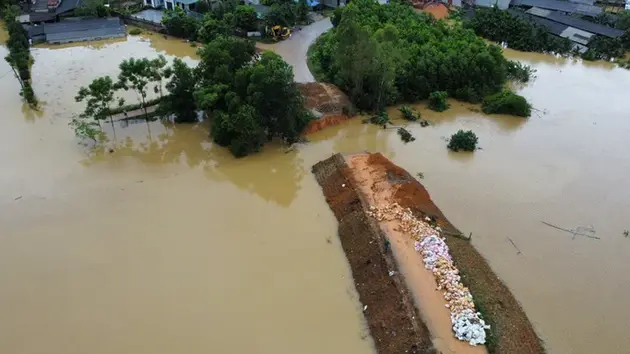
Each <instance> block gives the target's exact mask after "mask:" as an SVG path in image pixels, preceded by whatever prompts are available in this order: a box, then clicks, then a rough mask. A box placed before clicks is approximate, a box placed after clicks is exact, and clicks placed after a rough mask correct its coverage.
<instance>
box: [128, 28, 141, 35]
mask: <svg viewBox="0 0 630 354" xmlns="http://www.w3.org/2000/svg"><path fill="white" fill-rule="evenodd" d="M141 33H142V30H141V29H139V28H132V29H131V30H130V31H129V34H130V35H132V36H137V35H139V34H141Z"/></svg>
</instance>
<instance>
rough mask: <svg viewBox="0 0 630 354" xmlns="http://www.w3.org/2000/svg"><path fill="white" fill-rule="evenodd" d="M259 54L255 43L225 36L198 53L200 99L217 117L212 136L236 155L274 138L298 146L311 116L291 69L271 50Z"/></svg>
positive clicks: (200, 102)
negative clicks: (199, 59) (296, 142)
mask: <svg viewBox="0 0 630 354" xmlns="http://www.w3.org/2000/svg"><path fill="white" fill-rule="evenodd" d="M254 54H255V48H254V44H253V43H252V42H251V41H247V40H242V39H237V38H233V37H220V38H218V39H217V40H214V41H212V42H210V43H208V44H207V45H205V46H204V47H203V48H202V49H201V50H200V51H199V55H200V57H201V61H200V63H199V66H198V67H197V69H196V73H197V79H198V88H197V89H196V92H195V99H196V102H197V105H198V107H199V108H201V109H203V110H204V111H205V112H206V113H207V114H209V115H210V116H211V117H212V120H211V122H212V128H211V136H212V138H213V140H214V141H215V142H216V143H217V144H219V145H221V146H225V147H227V148H229V149H230V151H231V152H232V154H234V156H237V157H241V156H245V155H247V154H249V153H252V152H256V151H258V150H260V148H261V147H262V146H263V145H264V144H265V143H266V142H267V141H269V140H270V139H273V138H279V139H282V140H283V141H284V142H286V143H288V144H291V143H294V142H295V141H297V139H298V137H299V135H300V133H301V132H302V130H303V129H304V128H305V127H306V125H307V124H308V122H309V120H310V119H311V118H312V117H311V114H310V112H309V111H307V110H306V109H305V108H304V100H303V97H302V95H301V94H300V92H299V90H298V89H297V86H296V85H295V82H294V80H293V71H292V69H291V66H289V65H288V64H287V63H285V62H284V61H283V60H282V58H281V57H280V56H278V55H277V54H274V53H271V52H265V53H263V54H262V56H261V58H260V60H256V59H255V57H254Z"/></svg>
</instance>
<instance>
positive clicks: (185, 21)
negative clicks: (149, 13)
mask: <svg viewBox="0 0 630 354" xmlns="http://www.w3.org/2000/svg"><path fill="white" fill-rule="evenodd" d="M162 24H163V25H164V27H166V31H167V32H168V34H170V35H172V36H176V37H182V38H188V39H191V40H195V39H196V38H197V31H198V30H199V27H200V25H201V23H200V21H199V20H197V19H195V18H193V17H191V16H188V14H186V12H185V11H184V10H183V9H182V8H180V7H175V9H174V10H166V11H165V12H164V17H162Z"/></svg>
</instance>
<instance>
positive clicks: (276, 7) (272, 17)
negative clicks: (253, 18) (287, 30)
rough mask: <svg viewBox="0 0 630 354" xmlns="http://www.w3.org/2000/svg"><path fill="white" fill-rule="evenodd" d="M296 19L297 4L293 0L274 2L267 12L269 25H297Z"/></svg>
mask: <svg viewBox="0 0 630 354" xmlns="http://www.w3.org/2000/svg"><path fill="white" fill-rule="evenodd" d="M295 20H296V16H295V4H294V3H292V2H290V3H289V2H287V3H283V4H273V5H271V8H270V9H269V12H267V13H266V14H265V23H266V24H267V26H284V27H291V26H294V25H295Z"/></svg>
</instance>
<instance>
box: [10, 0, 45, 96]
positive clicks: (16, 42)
mask: <svg viewBox="0 0 630 354" xmlns="http://www.w3.org/2000/svg"><path fill="white" fill-rule="evenodd" d="M17 14H18V11H17V9H16V8H15V7H8V6H7V7H6V8H4V10H3V11H2V15H3V19H4V25H5V27H6V29H7V32H8V33H9V39H8V40H7V48H8V49H9V55H7V56H6V57H5V58H4V60H6V62H7V63H9V66H11V69H12V70H13V74H14V76H15V78H16V79H17V80H18V81H19V83H20V86H21V87H22V89H21V90H20V96H22V97H23V98H24V100H25V101H26V102H27V103H28V104H29V105H30V106H32V107H35V106H37V98H36V97H35V92H34V91H33V87H32V86H31V69H30V65H31V61H32V58H31V52H30V44H29V41H28V33H27V32H26V30H25V29H24V27H22V25H21V24H20V23H19V22H17V21H16V19H15V18H16V16H17Z"/></svg>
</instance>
